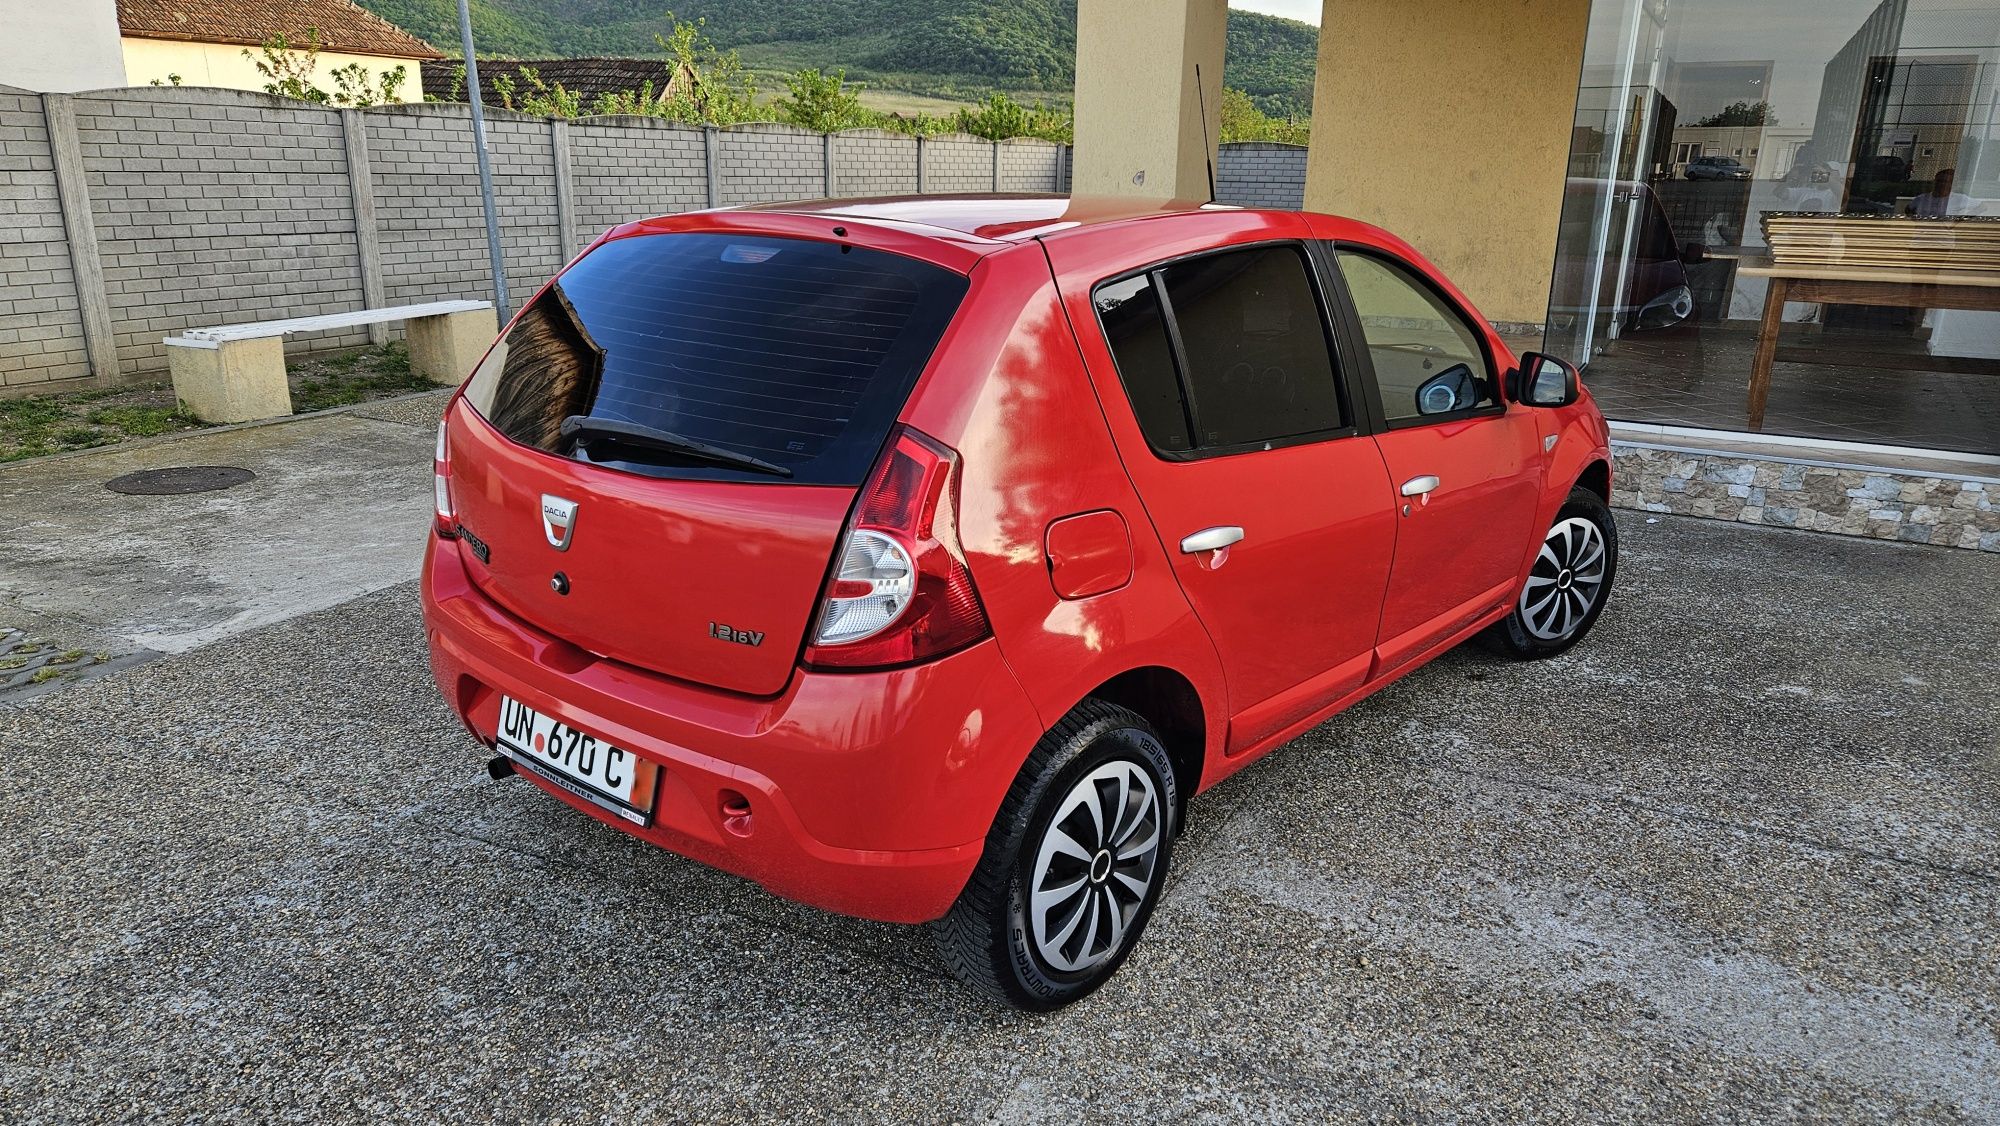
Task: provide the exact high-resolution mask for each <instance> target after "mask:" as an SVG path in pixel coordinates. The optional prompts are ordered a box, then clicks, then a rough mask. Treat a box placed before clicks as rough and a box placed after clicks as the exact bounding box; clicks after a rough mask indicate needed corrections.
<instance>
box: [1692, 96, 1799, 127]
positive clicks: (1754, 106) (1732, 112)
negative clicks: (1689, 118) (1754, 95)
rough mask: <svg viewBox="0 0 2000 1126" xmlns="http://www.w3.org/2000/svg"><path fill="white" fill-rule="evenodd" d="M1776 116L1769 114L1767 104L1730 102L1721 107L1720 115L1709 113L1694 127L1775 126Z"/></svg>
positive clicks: (1769, 105) (1769, 110)
mask: <svg viewBox="0 0 2000 1126" xmlns="http://www.w3.org/2000/svg"><path fill="white" fill-rule="evenodd" d="M1777 123H1778V115H1777V114H1775V113H1772V112H1771V103H1769V102H1731V103H1729V104H1728V105H1726V106H1724V107H1722V111H1721V112H1720V113H1711V114H1709V115H1708V116H1707V117H1704V118H1702V119H1701V120H1700V121H1697V122H1695V125H1697V126H1699V127H1701V128H1704V129H1709V128H1715V127H1718V126H1733V125H1776V124H1777Z"/></svg>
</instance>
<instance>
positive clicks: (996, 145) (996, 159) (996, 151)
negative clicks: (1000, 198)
mask: <svg viewBox="0 0 2000 1126" xmlns="http://www.w3.org/2000/svg"><path fill="white" fill-rule="evenodd" d="M993 191H994V193H995V194H998V193H999V191H1000V142H998V141H995V142H993Z"/></svg>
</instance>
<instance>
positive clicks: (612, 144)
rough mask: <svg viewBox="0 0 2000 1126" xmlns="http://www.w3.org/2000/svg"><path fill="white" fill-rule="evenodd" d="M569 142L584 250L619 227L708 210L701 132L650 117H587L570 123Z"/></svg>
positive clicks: (580, 236) (706, 157) (578, 226)
mask: <svg viewBox="0 0 2000 1126" xmlns="http://www.w3.org/2000/svg"><path fill="white" fill-rule="evenodd" d="M569 138H570V150H569V159H570V174H571V176H572V177H573V178H574V180H575V182H576V188H575V191H576V216H577V232H576V234H577V237H578V240H579V243H580V244H581V245H588V244H589V243H590V241H591V240H592V239H595V238H596V237H597V236H598V235H601V234H603V233H604V232H605V231H606V230H608V229H610V228H612V227H615V226H617V225H618V224H620V223H627V222H630V221H632V220H634V219H642V218H645V217H646V216H648V215H670V214H673V213H675V212H680V211H694V210H697V209H699V208H703V207H706V206H708V172H707V169H706V167H705V162H706V161H707V159H708V156H707V152H706V150H705V147H704V145H703V143H702V134H701V130H699V129H694V128H690V127H688V126H685V125H676V124H672V123H668V122H662V121H657V120H654V119H652V118H646V117H586V118H581V119H579V120H577V121H574V122H571V123H570V127H569Z"/></svg>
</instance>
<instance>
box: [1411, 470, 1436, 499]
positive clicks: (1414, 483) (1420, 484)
mask: <svg viewBox="0 0 2000 1126" xmlns="http://www.w3.org/2000/svg"><path fill="white" fill-rule="evenodd" d="M1437 487H1438V479H1437V478H1436V477H1435V476H1432V475H1430V474H1426V475H1424V476H1422V477H1412V478H1410V479H1409V480H1407V481H1405V482H1403V495H1404V496H1406V497H1420V496H1423V495H1424V494H1425V493H1428V492H1430V491H1431V490H1432V489H1435V488H1437Z"/></svg>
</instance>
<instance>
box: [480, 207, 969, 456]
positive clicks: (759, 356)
mask: <svg viewBox="0 0 2000 1126" xmlns="http://www.w3.org/2000/svg"><path fill="white" fill-rule="evenodd" d="M965 290H966V280H965V278H964V277H962V276H961V275H959V274H955V273H953V272H951V271H950V270H946V269H944V268H942V267H939V266H934V265H931V264H928V263H925V262H919V261H916V260H915V259H911V258H904V257H901V256H899V255H894V254H886V253H883V252H881V251H876V250H866V249H862V248H859V247H853V246H845V245H841V244H838V243H826V242H809V241H806V240H802V239H789V238H772V237H765V236H757V235H725V234H666V235H642V236H637V237H633V238H625V239H619V240H617V241H614V242H609V243H606V244H604V245H603V246H600V247H598V248H597V249H596V250H594V251H592V252H591V253H590V254H588V255H586V256H585V257H584V258H583V259H582V260H581V261H579V262H578V263H577V264H576V265H574V266H572V267H570V269H569V270H568V271H567V272H565V273H563V274H562V275H561V276H560V277H558V278H557V279H556V282H555V284H554V285H552V286H551V287H549V289H548V290H546V291H545V292H543V293H542V294H541V296H539V297H537V298H536V299H535V301H534V303H533V304H532V305H530V306H529V307H528V309H527V311H526V312H524V313H523V314H522V315H521V318H520V320H519V321H517V322H516V323H515V325H514V327H513V328H512V329H511V330H509V332H508V333H507V336H506V337H505V339H503V340H502V341H501V343H500V344H499V345H498V346H496V347H495V348H494V350H493V352H492V354H490V355H489V356H488V357H487V358H486V361H485V362H484V363H482V364H481V365H480V367H479V370H478V371H477V372H476V373H474V375H473V378H472V382H471V384H470V385H469V386H468V387H467V389H466V397H467V399H468V400H469V401H470V402H471V404H472V406H473V407H474V408H475V409H476V410H478V411H479V413H480V414H481V415H483V416H485V418H486V419H487V421H489V422H491V423H492V424H493V425H494V426H495V427H496V428H498V429H499V430H500V432H501V433H503V434H505V435H507V437H509V438H510V439H512V440H514V441H516V442H519V443H521V444H523V445H527V446H533V447H535V448H536V449H540V450H545V451H547V452H549V453H554V454H560V455H563V456H567V457H574V458H577V459H578V460H582V461H589V462H593V463H596V464H603V465H610V466H612V467H615V468H618V469H623V470H628V471H631V472H636V473H645V474H649V475H652V476H663V477H685V478H717V479H724V480H762V481H778V480H780V479H787V480H791V481H794V482H797V483H802V484H818V485H858V484H860V483H861V481H862V479H863V478H864V477H865V476H866V475H867V473H868V469H869V466H870V465H871V464H872V463H873V462H874V459H875V455H876V454H877V452H878V451H879V450H880V449H881V446H882V441H883V439H884V438H885V437H886V436H887V434H888V431H889V427H890V425H891V424H892V423H894V421H895V419H896V415H897V413H898V412H900V411H901V409H902V406H903V402H904V400H905V399H907V398H908V397H909V393H910V387H911V385H912V384H913V383H915V382H916V378H917V375H918V373H919V372H921V371H922V370H923V367H924V364H925V363H926V362H927V361H928V360H929V358H930V354H931V352H932V351H933V350H934V349H935V348H936V347H937V342H938V338H939V337H940V336H942V335H943V334H944V329H945V325H946V324H947V323H948V322H949V321H950V320H951V316H952V314H953V312H955V311H956V310H957V308H958V304H959V301H960V300H961V299H962V298H963V297H964V296H965ZM565 420H572V421H571V422H570V426H569V428H568V429H569V431H570V432H569V434H568V435H565V433H564V430H565V427H564V422H565ZM576 420H584V421H576ZM607 424H608V425H607ZM621 428H622V429H621ZM607 430H611V431H614V432H615V433H614V434H613V436H612V437H611V438H610V439H605V438H603V437H602V435H603V434H604V433H605V431H607ZM635 431H638V432H641V433H640V437H639V438H638V439H634V438H632V437H630V436H629V435H631V434H632V433H633V432H635ZM661 435H664V436H666V437H667V438H668V439H673V440H677V441H667V442H662V441H659V440H658V438H659V436H661ZM677 443H678V444H685V445H686V446H687V447H688V449H687V450H685V451H677V450H676V448H675V447H676V444H677ZM699 451H706V452H699ZM716 451H721V452H722V453H723V454H724V455H728V454H734V455H739V457H747V458H749V459H754V460H755V461H756V462H761V463H764V466H765V467H764V468H761V469H760V468H756V467H747V468H746V467H738V466H737V465H732V464H729V463H728V459H727V458H726V457H717V456H716ZM772 467H775V469H774V468H772ZM777 470H782V472H778V471H777Z"/></svg>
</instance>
